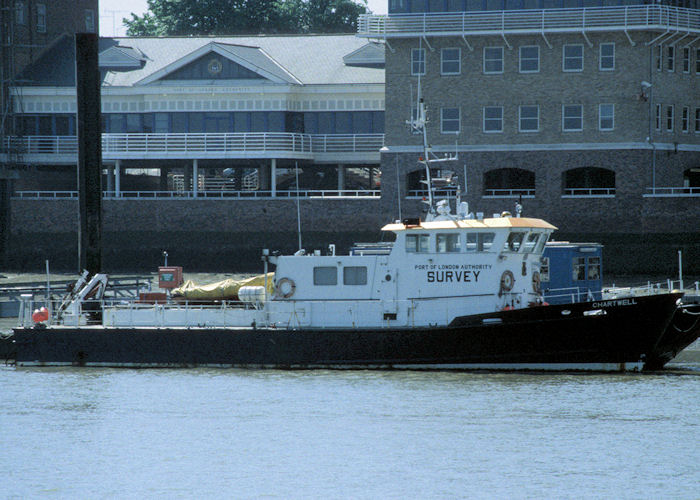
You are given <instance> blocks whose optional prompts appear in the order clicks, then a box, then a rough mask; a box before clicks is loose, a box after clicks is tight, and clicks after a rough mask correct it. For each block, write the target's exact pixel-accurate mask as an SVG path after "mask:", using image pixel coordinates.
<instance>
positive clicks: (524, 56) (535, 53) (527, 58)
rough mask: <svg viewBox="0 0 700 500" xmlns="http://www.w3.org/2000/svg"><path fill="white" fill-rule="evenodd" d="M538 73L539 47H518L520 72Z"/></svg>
mask: <svg viewBox="0 0 700 500" xmlns="http://www.w3.org/2000/svg"><path fill="white" fill-rule="evenodd" d="M539 71H540V47H539V46H538V45H527V46H524V47H520V72H521V73H537V72H539Z"/></svg>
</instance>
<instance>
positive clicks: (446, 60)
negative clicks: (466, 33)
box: [440, 47, 462, 76]
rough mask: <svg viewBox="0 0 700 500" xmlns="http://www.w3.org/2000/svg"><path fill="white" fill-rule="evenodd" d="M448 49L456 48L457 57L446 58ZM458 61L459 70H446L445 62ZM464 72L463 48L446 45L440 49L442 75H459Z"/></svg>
mask: <svg viewBox="0 0 700 500" xmlns="http://www.w3.org/2000/svg"><path fill="white" fill-rule="evenodd" d="M446 50H456V51H457V59H445V51H446ZM446 62H447V63H455V62H456V63H457V71H456V72H454V71H445V63H446ZM461 73H462V49H460V48H459V47H445V48H444V49H441V50H440V74H441V75H447V76H449V75H459V74H461Z"/></svg>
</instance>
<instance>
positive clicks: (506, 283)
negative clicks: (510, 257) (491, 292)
mask: <svg viewBox="0 0 700 500" xmlns="http://www.w3.org/2000/svg"><path fill="white" fill-rule="evenodd" d="M513 285H515V276H513V273H512V272H511V271H503V274H502V275H501V293H503V292H510V291H511V290H512V289H513Z"/></svg>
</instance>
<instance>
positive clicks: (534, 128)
mask: <svg viewBox="0 0 700 500" xmlns="http://www.w3.org/2000/svg"><path fill="white" fill-rule="evenodd" d="M518 114H519V121H518V130H519V131H520V132H539V130H540V107H539V106H520V107H519V108H518Z"/></svg>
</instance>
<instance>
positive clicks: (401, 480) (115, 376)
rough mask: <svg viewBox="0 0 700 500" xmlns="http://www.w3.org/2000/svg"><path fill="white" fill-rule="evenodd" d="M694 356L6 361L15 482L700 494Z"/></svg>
mask: <svg viewBox="0 0 700 500" xmlns="http://www.w3.org/2000/svg"><path fill="white" fill-rule="evenodd" d="M684 368H685V369H688V370H690V371H688V374H683V373H681V372H674V373H667V374H653V375H635V374H621V375H590V374H589V375H577V374H558V375H553V374H514V373H497V374H492V373H451V372H427V373H426V372H391V371H384V372H382V371H377V372H372V371H273V370H270V371H265V370H248V371H246V370H207V369H199V370H106V369H14V368H6V369H0V387H1V388H2V391H1V392H0V422H1V423H2V424H1V425H0V449H1V450H2V453H3V463H4V468H3V473H2V474H3V476H5V477H4V478H3V481H2V482H3V496H8V497H12V496H18V497H34V496H39V495H41V496H44V495H52V496H56V497H110V496H116V497H131V496H138V497H151V496H167V497H193V496H197V497H236V498H250V497H270V498H308V497H314V498H316V497H330V498H348V497H350V498H377V497H389V498H407V497H408V498H425V497H430V498H454V497H470V498H471V497H476V498H486V497H490V498H492V497H507V498H513V497H515V498H519V497H538V498H541V497H543V496H548V497H636V498H638V497H643V498H654V497H662V496H663V497H666V498H696V497H697V485H698V484H700V469H699V468H698V467H697V464H698V462H699V460H700V447H698V445H697V443H698V442H700V415H699V412H698V411H697V410H698V406H697V405H698V401H700V366H698V365H693V364H690V365H687V366H685V367H684ZM692 370H695V371H692Z"/></svg>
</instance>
